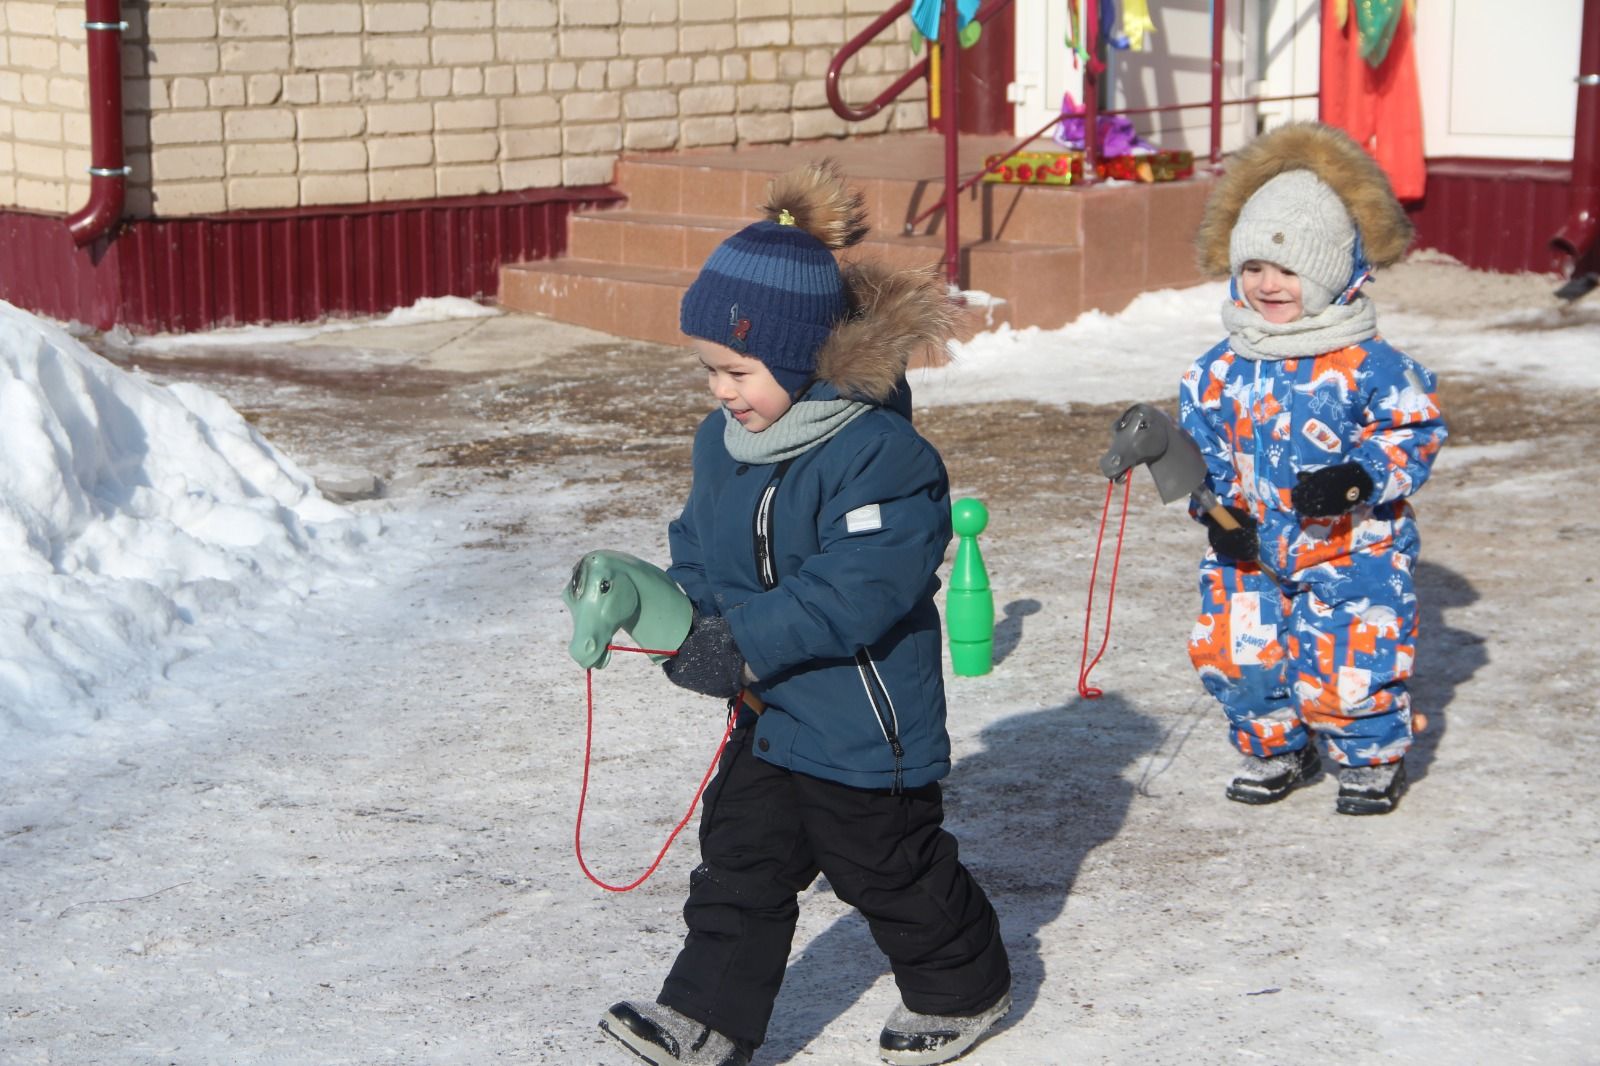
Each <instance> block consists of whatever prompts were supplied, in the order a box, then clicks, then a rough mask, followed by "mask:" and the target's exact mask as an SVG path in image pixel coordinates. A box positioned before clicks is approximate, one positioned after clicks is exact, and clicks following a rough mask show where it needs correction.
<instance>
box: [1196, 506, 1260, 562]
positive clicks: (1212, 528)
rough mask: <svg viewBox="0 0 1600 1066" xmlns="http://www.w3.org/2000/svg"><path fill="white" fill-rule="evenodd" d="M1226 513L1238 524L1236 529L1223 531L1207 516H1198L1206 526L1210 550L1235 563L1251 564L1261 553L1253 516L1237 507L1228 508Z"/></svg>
mask: <svg viewBox="0 0 1600 1066" xmlns="http://www.w3.org/2000/svg"><path fill="white" fill-rule="evenodd" d="M1228 513H1229V514H1231V515H1233V518H1234V521H1236V522H1238V523H1239V528H1238V529H1223V528H1222V527H1221V526H1220V525H1218V524H1217V520H1216V519H1215V518H1212V517H1211V516H1210V515H1209V514H1203V515H1201V516H1200V521H1202V522H1204V523H1205V525H1206V536H1207V537H1209V538H1210V540H1211V550H1212V551H1214V552H1216V553H1217V554H1218V555H1224V556H1227V557H1228V558H1229V559H1232V560H1233V561H1234V562H1236V563H1253V562H1255V561H1256V557H1257V556H1258V555H1259V554H1260V553H1261V542H1260V540H1259V539H1258V538H1257V534H1256V520H1255V516H1254V515H1252V514H1251V513H1250V512H1249V511H1246V510H1243V509H1241V508H1238V507H1229V508H1228Z"/></svg>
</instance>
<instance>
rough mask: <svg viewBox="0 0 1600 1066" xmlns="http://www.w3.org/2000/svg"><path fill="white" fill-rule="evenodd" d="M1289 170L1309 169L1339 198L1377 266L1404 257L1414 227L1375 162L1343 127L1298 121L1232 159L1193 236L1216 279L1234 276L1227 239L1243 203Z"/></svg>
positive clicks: (1201, 258) (1369, 258)
mask: <svg viewBox="0 0 1600 1066" xmlns="http://www.w3.org/2000/svg"><path fill="white" fill-rule="evenodd" d="M1289 170H1309V171H1311V172H1312V173H1313V174H1315V175H1316V176H1317V177H1319V178H1321V179H1322V180H1323V181H1324V182H1326V183H1327V184H1328V185H1329V187H1331V188H1332V189H1333V191H1334V192H1335V193H1337V194H1338V196H1339V199H1340V200H1341V201H1342V202H1343V203H1344V206H1345V210H1346V211H1348V212H1350V217H1351V219H1353V220H1354V221H1355V224H1356V229H1358V230H1359V231H1360V233H1361V242H1362V246H1363V247H1364V249H1365V251H1366V256H1367V261H1368V262H1370V263H1371V264H1372V265H1373V266H1375V267H1385V266H1389V265H1391V264H1393V263H1396V262H1398V261H1399V260H1400V257H1401V256H1402V255H1404V254H1405V251H1406V247H1407V246H1408V245H1409V244H1410V243H1411V222H1410V221H1409V220H1408V219H1407V218H1406V213H1405V209H1404V208H1402V207H1401V206H1400V201H1399V200H1397V199H1395V195H1394V191H1393V190H1392V189H1391V188H1390V186H1389V179H1388V177H1387V176H1385V174H1384V173H1383V170H1382V168H1380V167H1379V166H1378V164H1377V162H1376V161H1375V160H1373V158H1372V157H1371V156H1370V155H1368V154H1367V153H1366V151H1365V150H1363V149H1362V147H1361V146H1360V145H1359V144H1357V143H1356V142H1355V141H1354V140H1352V139H1351V138H1350V135H1349V134H1347V133H1345V132H1344V131H1343V130H1341V129H1338V128H1336V127H1333V126H1326V125H1323V124H1322V123H1320V122H1294V123H1290V124H1289V125H1286V126H1280V127H1278V128H1277V129H1275V130H1273V131H1272V132H1270V133H1266V134H1263V135H1262V136H1260V137H1257V138H1256V139H1255V140H1254V141H1251V142H1250V143H1249V144H1248V145H1246V146H1245V147H1244V148H1243V149H1241V150H1240V151H1238V152H1236V153H1235V154H1233V155H1231V156H1229V157H1228V161H1227V164H1226V170H1225V171H1224V173H1223V175H1222V177H1220V178H1218V179H1217V184H1216V187H1215V188H1214V189H1213V190H1212V191H1211V197H1210V199H1209V200H1207V201H1206V209H1205V215H1204V217H1203V218H1202V219H1201V221H1200V229H1199V232H1198V233H1197V234H1196V236H1195V247H1196V249H1197V251H1198V252H1199V261H1200V269H1201V270H1202V271H1204V272H1205V273H1207V274H1211V275H1216V276H1224V275H1227V274H1229V273H1231V270H1230V267H1229V262H1228V238H1229V236H1230V235H1231V234H1232V232H1233V227H1234V224H1235V223H1236V222H1238V220H1239V212H1240V211H1242V210H1243V209H1244V205H1245V201H1247V200H1249V199H1250V197H1251V195H1252V194H1253V193H1254V192H1255V191H1256V190H1257V189H1259V188H1260V187H1261V186H1262V185H1263V184H1265V183H1266V182H1267V181H1268V180H1270V179H1272V178H1274V177H1277V176H1278V175H1279V174H1282V173H1284V172H1285V171H1289Z"/></svg>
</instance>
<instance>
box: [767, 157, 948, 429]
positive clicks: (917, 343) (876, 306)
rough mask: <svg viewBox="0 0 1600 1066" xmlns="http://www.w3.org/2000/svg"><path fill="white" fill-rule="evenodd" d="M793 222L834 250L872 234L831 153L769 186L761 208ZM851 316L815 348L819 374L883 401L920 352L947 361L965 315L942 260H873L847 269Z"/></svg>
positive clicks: (937, 362)
mask: <svg viewBox="0 0 1600 1066" xmlns="http://www.w3.org/2000/svg"><path fill="white" fill-rule="evenodd" d="M784 212H787V213H788V214H789V216H790V217H791V219H792V223H793V224H794V225H796V226H798V227H799V228H800V229H803V230H805V231H806V232H807V233H809V234H811V235H812V236H813V237H815V238H817V240H819V241H821V242H822V243H823V244H824V245H826V246H827V247H828V248H829V249H830V250H833V251H835V252H837V251H838V250H839V249H842V248H848V247H850V246H852V245H854V244H856V243H857V242H859V241H860V240H861V239H862V238H863V237H864V236H866V234H867V232H868V226H867V218H866V207H865V204H864V202H863V199H862V196H861V193H860V191H859V190H854V189H848V188H846V186H845V179H844V174H843V173H842V172H841V171H840V169H839V165H838V164H837V163H836V162H834V161H833V160H832V159H824V160H821V161H820V162H816V163H810V164H807V165H806V166H803V167H799V168H797V169H795V170H791V171H789V172H788V173H785V174H780V175H778V176H777V177H775V178H773V179H772V181H771V182H770V183H769V184H768V185H767V198H766V202H765V203H764V204H763V205H762V213H763V214H764V215H765V216H766V217H767V218H768V219H770V220H772V221H774V222H776V221H778V219H779V215H780V214H781V213H784ZM841 273H842V274H843V277H844V284H845V293H846V297H847V298H848V300H849V303H850V317H849V318H847V319H845V320H844V321H843V322H841V323H839V325H838V326H836V327H834V330H833V332H832V333H830V334H829V335H828V339H827V340H826V341H824V342H823V345H822V348H821V350H820V351H818V352H817V377H818V378H820V379H821V380H823V381H826V382H829V383H831V384H832V385H833V387H834V388H836V389H838V390H839V395H841V396H843V397H845V398H847V399H852V400H867V401H870V402H873V403H880V404H881V403H884V402H885V401H887V400H888V399H889V398H890V396H892V395H893V394H894V391H895V388H896V387H897V386H898V384H899V382H900V379H901V378H903V377H904V376H905V373H906V368H907V367H908V366H909V365H910V364H911V362H912V361H913V360H915V359H917V358H918V357H920V358H921V359H922V361H923V362H922V365H925V366H943V365H944V364H945V363H947V362H949V349H948V347H947V344H948V342H949V341H950V340H951V339H952V338H953V337H955V336H956V335H957V331H958V328H959V327H960V326H961V324H962V321H963V313H964V308H963V305H962V304H961V303H960V302H958V301H957V300H955V299H954V298H952V297H951V295H950V293H949V286H947V285H946V284H945V281H944V273H943V271H941V270H940V269H939V267H938V266H937V265H931V266H928V267H923V268H917V269H910V270H892V269H890V268H888V267H886V266H883V265H882V264H879V263H874V262H871V261H865V262H857V263H851V264H846V265H844V266H843V267H842V268H841Z"/></svg>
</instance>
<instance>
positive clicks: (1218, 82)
mask: <svg viewBox="0 0 1600 1066" xmlns="http://www.w3.org/2000/svg"><path fill="white" fill-rule="evenodd" d="M1227 24H1228V0H1211V165H1212V166H1216V165H1217V164H1218V163H1220V162H1221V161H1222V30H1223V27H1225V26H1226V25H1227Z"/></svg>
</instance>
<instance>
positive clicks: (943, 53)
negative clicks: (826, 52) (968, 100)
mask: <svg viewBox="0 0 1600 1066" xmlns="http://www.w3.org/2000/svg"><path fill="white" fill-rule="evenodd" d="M939 20H940V21H939V63H940V66H939V121H940V122H941V123H942V124H943V126H944V276H945V280H947V281H948V282H949V283H950V284H951V285H954V286H956V287H957V288H959V287H960V286H961V223H960V221H959V219H960V215H959V213H958V212H959V211H960V209H961V202H960V200H961V194H960V191H959V190H958V188H957V187H958V186H959V185H960V184H961V151H960V146H959V143H958V141H959V138H960V132H959V130H958V127H959V126H960V125H961V122H960V116H959V115H958V114H957V113H956V109H957V107H958V106H959V105H958V103H957V99H956V98H957V86H956V78H957V77H958V75H957V72H956V65H957V62H958V60H957V57H956V53H958V52H960V51H961V40H960V37H961V33H960V30H959V29H957V27H956V0H944V8H943V10H942V11H940V13H939Z"/></svg>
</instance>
